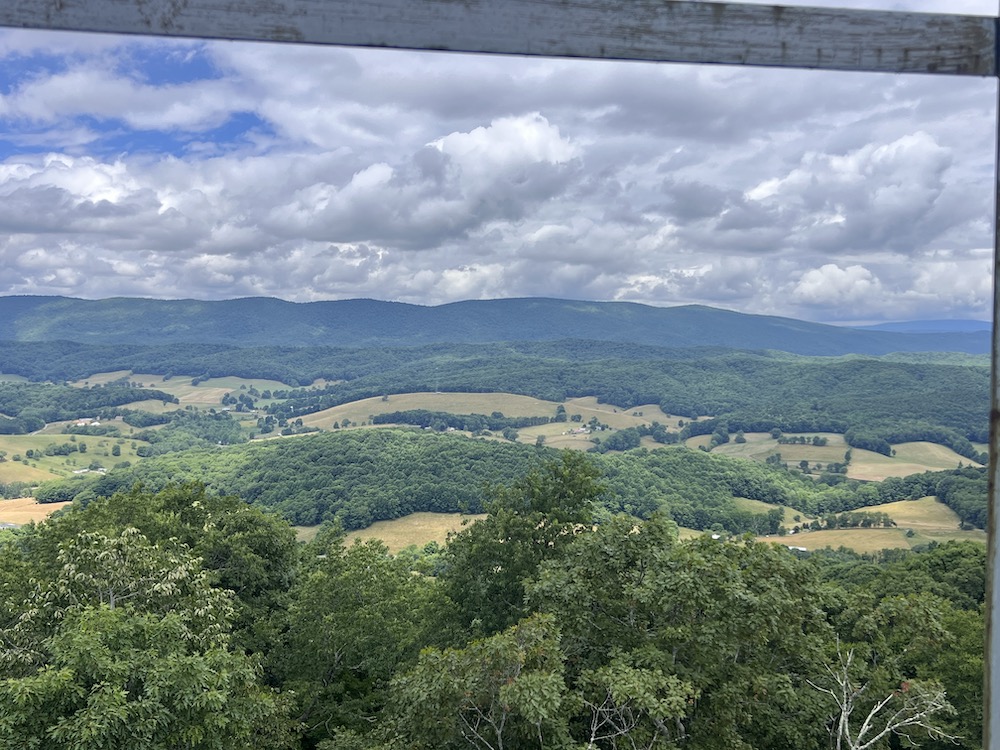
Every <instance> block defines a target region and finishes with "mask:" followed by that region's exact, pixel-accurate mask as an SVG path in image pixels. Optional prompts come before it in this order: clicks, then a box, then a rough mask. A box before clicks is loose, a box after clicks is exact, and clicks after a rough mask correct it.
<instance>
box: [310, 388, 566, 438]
mask: <svg viewBox="0 0 1000 750" xmlns="http://www.w3.org/2000/svg"><path fill="white" fill-rule="evenodd" d="M556 406H557V404H556V403H555V402H554V401H543V400H541V399H537V398H531V397H530V396H518V395H515V394H513V393H434V392H430V391H427V392H421V393H400V394H394V395H392V396H389V398H388V399H386V400H383V398H382V397H381V396H376V397H374V398H366V399H362V400H361V401H352V402H350V403H347V404H341V405H340V406H334V407H332V408H330V409H324V410H323V411H318V412H314V413H312V414H306V415H305V416H303V417H302V423H303V424H304V425H306V426H307V427H319V428H321V429H330V428H331V427H332V426H333V424H334V423H335V422H339V423H343V421H344V420H345V419H349V420H350V421H351V422H354V423H355V424H360V423H361V422H367V421H369V420H370V419H371V418H372V417H373V416H374V415H376V414H386V413H388V412H394V411H411V410H415V409H426V410H428V411H445V412H449V413H451V414H490V413H492V412H495V411H499V412H502V413H503V414H504V416H507V417H541V416H555V413H556Z"/></svg>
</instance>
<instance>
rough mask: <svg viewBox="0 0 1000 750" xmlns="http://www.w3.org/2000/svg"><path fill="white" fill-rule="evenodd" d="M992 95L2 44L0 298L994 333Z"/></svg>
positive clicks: (184, 44)
mask: <svg viewBox="0 0 1000 750" xmlns="http://www.w3.org/2000/svg"><path fill="white" fill-rule="evenodd" d="M802 4H806V3H802ZM809 4H821V3H809ZM831 4H836V5H840V6H849V5H850V6H853V7H867V8H878V9H888V10H892V9H907V10H922V11H944V12H963V13H971V14H980V15H996V13H997V5H996V1H995V0H936V1H934V0H911V2H906V3H900V2H891V1H890V0H885V1H883V2H880V1H879V0H861V1H859V2H855V3H851V2H847V1H845V0H840V2H836V3H831ZM996 96H997V94H996V84H995V82H994V81H992V80H988V79H987V80H981V79H965V78H943V77H942V78H938V77H931V76H883V75H871V74H850V73H844V74H840V73H829V72H823V73H818V72H808V71H776V70H760V69H743V68H732V67H707V66H702V67H698V66H682V65H647V64H638V63H605V62H587V61H566V60H538V59H522V58H501V57H486V56H468V55H452V54H440V53H438V54H435V53H411V52H398V51H385V50H358V49H338V48H317V47H303V46H291V45H261V44H244V43H231V42H201V41H176V40H170V41H168V40H154V39H144V38H125V37H115V36H103V35H84V34H66V33H54V32H49V33H43V32H26V31H16V30H0V294H45V295H67V296H75V297H85V298H99V297H108V296H119V295H126V296H143V297H167V298H196V299H223V298H231V297H244V296H274V297H281V298H284V299H289V300H295V301H310V300H319V299H345V298H354V297H371V298H376V299H386V300H398V301H403V302H414V303H420V304H439V303H443V302H450V301H455V300H461V299H486V298H497V297H521V296H550V297H560V298H570V299H594V300H628V301H635V302H643V303H647V304H653V305H675V304H686V303H702V304H707V305H713V306H717V307H724V308H728V309H733V310H739V311H744V312H757V313H769V314H778V315H789V316H792V317H798V318H805V319H809V320H818V321H829V322H837V321H856V322H871V321H879V320H903V319H914V318H979V319H987V318H988V317H989V312H988V311H989V305H990V270H991V250H990V247H991V242H992V239H991V222H992V180H993V154H994V138H995V136H994V132H995V131H994V128H995V125H994V117H995V110H996Z"/></svg>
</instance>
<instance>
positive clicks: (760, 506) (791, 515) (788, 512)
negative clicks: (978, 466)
mask: <svg viewBox="0 0 1000 750" xmlns="http://www.w3.org/2000/svg"><path fill="white" fill-rule="evenodd" d="M733 502H734V503H735V504H736V507H737V508H739V509H740V510H746V511H749V512H751V513H760V514H762V515H763V514H764V513H767V512H769V511H771V510H774V509H775V508H777V509H778V510H780V511H782V514H783V515H782V520H781V522H782V523H783V524H784V525H785V526H786V527H788V528H789V529H790V528H792V527H793V526H795V525H796V524H802V523H809V522H810V521H812V520H813V516H810V515H807V514H805V513H803V512H802V511H801V510H796V509H795V508H789V507H788V506H787V505H775V504H774V503H765V502H764V501H762V500H751V499H750V498H748V497H734V498H733ZM795 516H798V517H799V520H798V521H796V520H795Z"/></svg>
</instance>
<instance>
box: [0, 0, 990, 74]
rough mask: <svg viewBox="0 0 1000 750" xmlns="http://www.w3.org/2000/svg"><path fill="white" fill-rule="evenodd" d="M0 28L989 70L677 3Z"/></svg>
mask: <svg viewBox="0 0 1000 750" xmlns="http://www.w3.org/2000/svg"><path fill="white" fill-rule="evenodd" d="M0 25H3V26H15V27H31V28H46V29H71V30H79V31H103V32H117V33H125V34H153V35H167V36H188V37H209V38H222V39H244V40H257V41H273V42H302V43H311V44H337V45H353V46H361V47H397V48H406V49H433V50H452V51H461V52H486V53H498V54H512V55H545V56H552V57H584V58H599V59H619V60H648V61H662V62H686V63H718V64H729V65H761V66H772V67H795V68H818V69H833V70H859V71H875V72H894V73H904V72H908V73H940V74H950V75H974V76H989V75H995V74H996V68H997V65H996V24H995V19H992V18H986V17H981V16H957V15H948V14H931V13H901V12H890V11H862V10H842V9H828V8H798V7H782V6H771V5H746V4H741V3H710V2H695V1H689V2H680V1H678V0H241V1H234V0H5V2H3V3H0Z"/></svg>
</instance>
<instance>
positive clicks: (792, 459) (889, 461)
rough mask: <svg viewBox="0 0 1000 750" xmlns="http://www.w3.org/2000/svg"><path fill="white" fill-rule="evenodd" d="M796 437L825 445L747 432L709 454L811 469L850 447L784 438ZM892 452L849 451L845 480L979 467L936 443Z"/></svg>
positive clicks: (704, 439) (838, 458)
mask: <svg viewBox="0 0 1000 750" xmlns="http://www.w3.org/2000/svg"><path fill="white" fill-rule="evenodd" d="M799 435H802V436H805V437H807V438H811V437H813V436H814V435H816V436H819V437H825V438H826V439H827V444H826V445H823V446H819V445H792V444H785V445H781V444H779V443H778V441H777V440H775V439H774V438H772V437H771V435H770V433H767V432H748V433H746V434H745V435H744V437H745V438H746V442H745V443H736V442H733V441H732V440H730V442H728V443H726V444H725V445H720V446H717V447H716V448H714V449H713V451H712V452H713V453H722V454H724V455H727V456H734V457H739V458H749V459H751V460H753V461H764V460H766V459H767V458H768V457H769V456H773V455H774V454H776V453H780V454H781V460H782V461H784V462H785V463H787V464H788V465H789V466H792V467H794V466H798V465H799V462H801V461H808V462H809V465H810V466H811V467H815V466H816V464H820V465H823V466H826V465H827V464H830V463H843V461H844V454H845V453H846V452H847V450H848V448H849V447H850V446H848V445H847V443H845V442H844V436H843V435H838V434H836V433H832V432H816V433H811V432H809V433H788V434H787V435H786V437H798V436H799ZM710 441H711V436H710V435H699V436H697V437H693V438H689V439H688V440H687V441H685V444H686V445H687V446H688V447H690V448H697V447H699V446H701V445H704V446H708V445H709V443H710ZM893 448H894V449H895V451H896V455H895V456H883V455H882V454H881V453H875V452H874V451H867V450H863V449H861V448H851V463H850V465H849V466H848V467H847V476H848V477H850V478H851V479H861V480H867V481H874V482H877V481H881V480H883V479H886V478H888V477H905V476H909V475H910V474H920V473H922V472H925V471H942V470H946V469H954V468H955V467H957V466H958V465H959V464H960V463H961V464H962V465H964V466H970V465H971V466H979V464H977V463H976V462H975V461H972V460H970V459H968V458H964V457H962V456H960V455H958V454H957V453H955V451H953V450H951V448H946V447H945V446H943V445H938V444H936V443H927V442H914V443H900V444H898V445H895V446H893Z"/></svg>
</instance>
